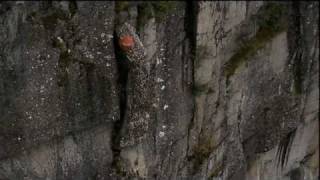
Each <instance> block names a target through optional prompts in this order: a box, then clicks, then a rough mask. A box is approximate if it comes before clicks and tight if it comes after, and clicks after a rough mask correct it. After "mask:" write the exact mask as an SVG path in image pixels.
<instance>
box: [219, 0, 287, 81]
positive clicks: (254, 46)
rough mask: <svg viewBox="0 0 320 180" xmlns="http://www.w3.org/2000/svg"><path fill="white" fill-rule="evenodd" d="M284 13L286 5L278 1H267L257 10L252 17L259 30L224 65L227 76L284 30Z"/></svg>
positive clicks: (285, 24)
mask: <svg viewBox="0 0 320 180" xmlns="http://www.w3.org/2000/svg"><path fill="white" fill-rule="evenodd" d="M286 13H287V8H286V5H285V4H282V3H279V2H278V3H274V2H272V3H268V4H267V5H265V6H263V7H262V8H261V9H260V10H259V12H258V14H257V15H256V16H255V17H254V18H255V19H256V21H257V24H258V25H259V30H258V32H257V33H256V35H255V36H254V37H253V38H251V39H249V40H248V41H247V42H245V43H244V45H243V46H242V47H241V48H240V49H239V50H238V51H237V52H236V53H235V54H234V55H233V56H232V57H231V58H230V59H229V61H228V62H227V63H226V64H225V65H224V73H225V75H226V77H227V78H229V77H230V76H232V75H233V74H234V73H235V71H236V69H237V68H238V67H239V66H240V65H241V64H243V63H245V62H246V61H247V60H249V58H250V57H251V56H253V55H254V54H255V53H256V52H257V51H258V50H259V49H261V48H263V47H264V46H265V45H266V43H267V42H269V41H270V40H271V39H272V38H274V37H275V36H276V35H277V34H279V33H281V32H283V31H284V30H286V28H287V22H286V18H285V17H286V16H285V15H286Z"/></svg>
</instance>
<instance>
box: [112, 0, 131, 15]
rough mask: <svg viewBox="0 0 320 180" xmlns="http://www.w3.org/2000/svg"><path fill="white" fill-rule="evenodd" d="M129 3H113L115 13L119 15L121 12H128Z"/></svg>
mask: <svg viewBox="0 0 320 180" xmlns="http://www.w3.org/2000/svg"><path fill="white" fill-rule="evenodd" d="M128 9H129V1H116V2H115V11H116V13H119V12H121V11H128Z"/></svg>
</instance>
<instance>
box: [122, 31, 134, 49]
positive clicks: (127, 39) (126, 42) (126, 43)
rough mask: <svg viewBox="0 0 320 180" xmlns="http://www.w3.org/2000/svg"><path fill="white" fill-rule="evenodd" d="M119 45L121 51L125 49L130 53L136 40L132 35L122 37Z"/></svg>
mask: <svg viewBox="0 0 320 180" xmlns="http://www.w3.org/2000/svg"><path fill="white" fill-rule="evenodd" d="M119 44H120V47H121V49H123V50H124V51H128V50H130V49H132V48H133V46H134V39H133V37H132V36H130V35H126V36H122V37H120V40H119Z"/></svg>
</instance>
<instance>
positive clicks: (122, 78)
mask: <svg viewBox="0 0 320 180" xmlns="http://www.w3.org/2000/svg"><path fill="white" fill-rule="evenodd" d="M113 37H114V40H113V43H114V51H115V59H116V61H117V66H118V67H117V68H118V81H117V84H118V87H119V104H120V119H119V120H118V121H116V122H115V123H114V126H113V132H112V146H111V148H112V151H113V162H112V167H113V168H114V169H115V170H116V171H117V173H120V172H119V157H120V152H121V149H120V140H121V129H122V127H123V124H124V120H125V113H126V108H127V80H128V63H129V60H128V59H127V57H126V55H125V54H124V52H122V51H121V49H120V46H119V43H118V41H117V40H118V37H117V34H116V32H114V35H113Z"/></svg>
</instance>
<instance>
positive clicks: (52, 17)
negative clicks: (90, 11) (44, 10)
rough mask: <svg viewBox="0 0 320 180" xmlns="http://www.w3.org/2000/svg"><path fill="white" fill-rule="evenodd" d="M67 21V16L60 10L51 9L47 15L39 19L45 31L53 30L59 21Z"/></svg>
mask: <svg viewBox="0 0 320 180" xmlns="http://www.w3.org/2000/svg"><path fill="white" fill-rule="evenodd" d="M68 19H69V16H68V14H67V13H66V12H64V11H63V10H62V9H53V10H52V12H51V13H49V15H47V16H43V17H41V21H42V23H43V25H44V27H45V28H46V29H54V28H55V27H56V25H57V23H58V21H59V20H68Z"/></svg>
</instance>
